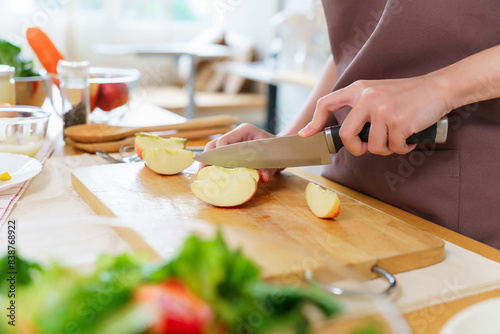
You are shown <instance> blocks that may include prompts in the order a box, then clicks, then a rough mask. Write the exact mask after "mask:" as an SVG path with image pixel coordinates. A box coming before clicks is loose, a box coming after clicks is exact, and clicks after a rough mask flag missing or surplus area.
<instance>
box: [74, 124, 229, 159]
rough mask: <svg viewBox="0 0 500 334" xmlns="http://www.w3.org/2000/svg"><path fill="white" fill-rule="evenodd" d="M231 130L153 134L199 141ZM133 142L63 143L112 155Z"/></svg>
mask: <svg viewBox="0 0 500 334" xmlns="http://www.w3.org/2000/svg"><path fill="white" fill-rule="evenodd" d="M233 128H234V126H219V127H212V128H208V129H199V130H190V131H169V132H168V133H165V131H164V132H160V133H155V134H156V135H159V136H160V137H162V138H170V137H181V138H186V139H200V138H205V137H208V136H213V135H218V134H224V133H226V132H228V131H231V130H232V129H233ZM134 140H135V136H134V137H128V138H125V139H122V140H117V141H109V142H102V143H79V142H75V141H73V140H71V139H69V138H66V139H65V142H66V144H68V145H70V146H73V147H75V148H77V149H79V150H82V151H85V152H89V153H95V152H97V147H98V148H100V149H101V150H102V151H104V152H106V153H113V152H118V151H120V148H121V147H123V146H124V145H129V144H133V143H134Z"/></svg>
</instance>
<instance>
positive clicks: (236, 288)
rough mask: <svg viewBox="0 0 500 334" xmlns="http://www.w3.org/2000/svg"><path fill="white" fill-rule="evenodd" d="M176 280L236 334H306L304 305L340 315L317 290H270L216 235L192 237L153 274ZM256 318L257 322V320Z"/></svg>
mask: <svg viewBox="0 0 500 334" xmlns="http://www.w3.org/2000/svg"><path fill="white" fill-rule="evenodd" d="M171 276H174V277H177V278H179V279H180V280H181V281H182V282H184V283H185V284H186V285H187V287H188V288H189V289H190V290H191V291H193V292H194V293H195V294H196V295H198V296H199V297H201V298H202V299H204V300H205V301H206V302H208V304H209V305H210V306H211V307H212V308H213V310H214V311H215V313H216V314H217V315H218V317H219V318H220V319H221V320H222V321H223V322H224V323H226V324H228V325H229V328H230V329H231V332H232V333H238V332H241V329H245V330H246V332H248V333H255V334H257V333H267V332H269V331H270V330H278V329H279V330H288V331H293V332H295V333H307V332H308V328H309V324H308V321H307V318H306V317H305V315H304V314H303V313H302V306H303V305H304V304H306V303H311V304H313V305H315V306H317V307H319V308H320V309H321V310H322V311H323V313H324V314H325V315H327V316H331V315H333V314H334V313H337V312H339V311H340V306H339V304H338V303H337V302H336V300H334V299H333V298H332V297H331V296H330V295H328V294H326V293H324V292H323V291H321V290H320V289H319V288H318V287H314V286H313V287H310V288H308V289H299V288H295V287H280V286H272V285H269V284H267V283H264V282H262V281H261V280H260V279H259V270H258V268H257V267H255V265H254V264H253V263H252V262H251V261H250V260H248V259H247V258H245V257H244V256H243V255H242V254H241V253H240V252H239V251H231V250H229V249H228V248H227V246H226V245H225V243H224V240H223V239H222V236H221V234H218V235H217V236H216V237H215V238H214V239H213V240H206V241H205V240H202V239H200V238H198V237H196V236H191V237H190V238H188V239H187V240H186V242H185V244H184V247H183V249H182V250H181V252H180V253H179V255H178V257H177V258H176V259H174V260H173V261H171V262H169V263H167V264H165V265H163V266H161V267H159V268H158V269H157V270H156V271H154V272H153V273H151V276H150V279H151V280H152V281H154V282H161V281H164V280H166V279H168V278H169V277H171ZM255 319H257V320H255Z"/></svg>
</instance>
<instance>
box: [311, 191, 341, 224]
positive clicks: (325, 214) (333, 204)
mask: <svg viewBox="0 0 500 334" xmlns="http://www.w3.org/2000/svg"><path fill="white" fill-rule="evenodd" d="M305 193H306V202H307V205H308V206H309V209H310V210H311V211H312V213H314V214H315V215H316V216H317V217H319V218H335V217H338V216H339V215H340V199H339V196H338V195H337V193H335V192H333V191H331V190H330V189H323V188H322V187H320V186H319V185H317V184H315V183H313V182H309V184H308V185H307V187H306V191H305Z"/></svg>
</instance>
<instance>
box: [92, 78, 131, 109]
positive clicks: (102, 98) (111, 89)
mask: <svg viewBox="0 0 500 334" xmlns="http://www.w3.org/2000/svg"><path fill="white" fill-rule="evenodd" d="M128 99H129V92H128V87H127V85H126V84H125V83H123V82H112V83H101V84H99V93H98V96H97V101H96V107H97V108H100V109H102V110H104V111H111V110H113V109H115V108H118V107H120V106H122V105H124V104H126V103H127V102H128Z"/></svg>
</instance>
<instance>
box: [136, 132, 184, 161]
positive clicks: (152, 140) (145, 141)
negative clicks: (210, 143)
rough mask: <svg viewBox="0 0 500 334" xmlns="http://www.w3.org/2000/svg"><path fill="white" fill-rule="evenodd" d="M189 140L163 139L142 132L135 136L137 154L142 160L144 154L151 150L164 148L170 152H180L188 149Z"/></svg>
mask: <svg viewBox="0 0 500 334" xmlns="http://www.w3.org/2000/svg"><path fill="white" fill-rule="evenodd" d="M186 143H187V139H184V138H177V137H171V138H162V137H159V136H155V135H152V134H150V133H145V132H140V133H138V134H136V135H135V141H134V149H135V153H137V155H138V156H139V158H141V159H142V152H143V151H145V150H148V149H150V148H155V147H163V148H166V149H169V150H179V149H184V148H186Z"/></svg>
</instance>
